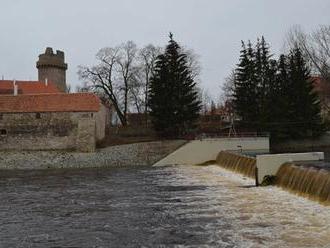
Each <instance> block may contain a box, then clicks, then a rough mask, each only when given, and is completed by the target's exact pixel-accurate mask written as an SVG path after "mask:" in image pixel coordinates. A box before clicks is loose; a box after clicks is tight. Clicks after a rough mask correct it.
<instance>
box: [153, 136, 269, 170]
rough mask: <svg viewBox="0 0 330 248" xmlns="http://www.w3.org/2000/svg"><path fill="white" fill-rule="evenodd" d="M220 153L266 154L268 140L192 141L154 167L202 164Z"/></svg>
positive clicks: (218, 139) (258, 138) (214, 158)
mask: <svg viewBox="0 0 330 248" xmlns="http://www.w3.org/2000/svg"><path fill="white" fill-rule="evenodd" d="M221 151H242V152H253V153H268V152H269V138H268V137H247V138H216V139H203V140H193V141H191V142H189V143H187V144H186V145H184V146H182V147H181V148H179V149H178V150H176V151H175V152H173V153H172V154H170V155H169V156H167V157H165V158H164V159H162V160H160V161H159V162H157V163H156V164H154V166H164V165H175V164H183V165H185V164H187V165H194V164H202V163H205V162H207V161H211V160H216V158H217V156H218V154H219V152H221Z"/></svg>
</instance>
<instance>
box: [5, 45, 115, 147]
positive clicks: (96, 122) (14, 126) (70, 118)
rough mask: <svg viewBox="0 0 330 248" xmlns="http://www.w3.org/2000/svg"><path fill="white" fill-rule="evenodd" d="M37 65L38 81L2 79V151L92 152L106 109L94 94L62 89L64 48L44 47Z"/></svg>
mask: <svg viewBox="0 0 330 248" xmlns="http://www.w3.org/2000/svg"><path fill="white" fill-rule="evenodd" d="M55 62H56V63H55ZM37 68H38V74H39V81H16V80H11V81H10V80H0V150H73V151H81V152H93V151H94V150H95V145H96V142H97V141H100V140H102V139H103V138H104V137H105V128H106V123H107V122H109V119H110V113H109V110H108V108H106V107H105V106H104V105H103V104H102V103H101V101H100V99H99V97H98V96H97V95H95V94H93V93H74V94H68V93H66V92H65V91H66V82H65V71H66V69H67V64H65V63H64V53H63V52H61V51H57V53H56V54H54V53H53V52H52V50H51V49H50V48H47V50H46V53H45V54H44V55H40V56H39V61H38V62H37ZM49 78H51V79H53V80H55V81H54V82H55V83H53V81H52V80H48V79H49Z"/></svg>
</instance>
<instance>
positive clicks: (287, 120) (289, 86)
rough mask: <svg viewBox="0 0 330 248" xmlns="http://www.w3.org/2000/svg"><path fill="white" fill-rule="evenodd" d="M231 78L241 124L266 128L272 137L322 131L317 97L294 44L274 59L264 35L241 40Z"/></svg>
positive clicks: (305, 66) (250, 127)
mask: <svg viewBox="0 0 330 248" xmlns="http://www.w3.org/2000/svg"><path fill="white" fill-rule="evenodd" d="M232 80H233V81H232V96H231V99H232V103H233V106H234V109H235V113H236V115H237V117H238V118H239V123H240V126H241V127H242V128H245V129H248V130H253V131H258V132H270V133H271V136H272V138H273V139H275V140H276V139H283V138H300V137H313V136H317V135H319V134H321V133H322V132H323V131H324V124H323V123H322V119H321V114H320V112H321V109H320V101H319V98H318V95H317V93H316V92H315V91H314V90H313V81H312V80H311V77H310V69H309V68H308V66H307V64H306V61H305V60H304V58H303V55H302V52H301V50H300V48H299V47H298V46H296V47H294V48H293V49H291V51H290V52H289V53H288V54H282V55H280V56H279V58H278V59H277V60H276V59H274V57H273V55H272V54H271V52H270V47H269V45H268V43H267V42H266V41H265V39H264V37H262V38H261V39H260V40H259V39H258V40H257V42H256V43H255V44H252V43H251V42H250V41H249V42H247V43H245V42H242V49H241V51H240V60H239V63H238V65H237V68H236V69H235V71H234V75H233V78H232Z"/></svg>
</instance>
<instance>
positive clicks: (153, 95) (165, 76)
mask: <svg viewBox="0 0 330 248" xmlns="http://www.w3.org/2000/svg"><path fill="white" fill-rule="evenodd" d="M149 107H150V116H151V119H152V122H153V126H154V128H155V130H156V131H157V132H158V133H159V134H160V135H162V136H165V137H176V136H180V135H184V134H186V133H188V132H189V131H190V130H192V129H193V128H194V126H195V122H196V120H197V119H198V117H199V112H200V109H201V102H200V101H199V98H198V92H197V88H196V83H195V82H194V80H193V77H192V73H191V68H189V66H188V63H187V55H186V54H184V53H183V52H182V49H181V47H180V46H179V44H178V43H177V42H176V41H174V40H173V35H172V34H170V41H169V44H168V45H167V47H166V49H165V52H164V54H161V55H159V56H158V58H157V62H156V67H155V73H154V75H153V77H152V78H151V79H150V89H149Z"/></svg>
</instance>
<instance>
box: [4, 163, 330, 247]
mask: <svg viewBox="0 0 330 248" xmlns="http://www.w3.org/2000/svg"><path fill="white" fill-rule="evenodd" d="M252 185H253V181H251V180H250V179H242V178H241V177H240V176H238V175H234V174H233V173H231V172H227V171H224V170H223V169H221V168H219V167H216V166H209V167H193V166H185V167H183V166H178V167H163V168H140V169H137V168H134V169H129V168H118V169H93V170H65V171H63V170H61V171H58V170H52V171H47V172H45V171H43V172H40V171H29V172H15V173H12V174H10V173H8V172H6V175H4V174H2V177H1V178H0V187H1V191H0V202H1V205H0V247H161V246H163V247H173V246H177V247H225V248H226V247H253V248H254V247H274V248H275V247H276V248H277V247H283V248H286V247H290V248H291V247H324V246H325V245H327V244H330V211H329V208H327V207H324V206H320V205H318V204H317V203H314V202H311V201H309V200H306V199H304V198H299V197H297V196H294V195H291V194H289V193H287V192H284V191H282V190H281V189H278V188H274V187H268V188H255V187H251V186H252Z"/></svg>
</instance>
